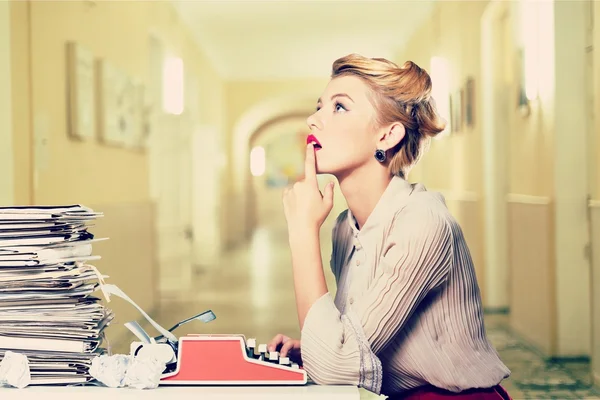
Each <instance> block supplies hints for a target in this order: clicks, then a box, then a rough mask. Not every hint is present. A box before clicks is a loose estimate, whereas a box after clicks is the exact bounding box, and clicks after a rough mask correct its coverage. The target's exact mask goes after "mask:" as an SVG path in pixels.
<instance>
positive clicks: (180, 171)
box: [150, 113, 194, 293]
mask: <svg viewBox="0 0 600 400" xmlns="http://www.w3.org/2000/svg"><path fill="white" fill-rule="evenodd" d="M157 128H158V129H157V132H156V133H155V134H154V135H153V140H151V143H150V166H151V169H150V176H151V180H150V183H151V193H152V197H153V199H154V200H155V204H156V229H157V247H156V254H157V259H158V265H159V268H158V269H159V279H158V282H159V287H158V289H159V290H160V291H161V293H177V292H179V293H181V292H184V291H185V290H186V289H188V288H189V286H190V282H191V278H192V243H193V236H194V234H193V229H192V210H191V200H192V191H191V187H192V179H191V169H192V160H191V152H190V148H191V137H192V135H191V131H192V129H191V124H190V123H189V120H188V119H187V118H186V116H185V115H170V114H164V113H162V114H161V115H159V116H158V117H157Z"/></svg>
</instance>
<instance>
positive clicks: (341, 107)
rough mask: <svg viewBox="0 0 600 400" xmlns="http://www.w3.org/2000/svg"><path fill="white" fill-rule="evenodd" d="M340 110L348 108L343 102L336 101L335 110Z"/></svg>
mask: <svg viewBox="0 0 600 400" xmlns="http://www.w3.org/2000/svg"><path fill="white" fill-rule="evenodd" d="M340 110H344V111H346V108H345V107H344V106H343V105H342V104H341V103H336V104H335V111H336V112H340Z"/></svg>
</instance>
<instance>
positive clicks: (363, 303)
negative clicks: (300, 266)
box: [301, 207, 453, 394]
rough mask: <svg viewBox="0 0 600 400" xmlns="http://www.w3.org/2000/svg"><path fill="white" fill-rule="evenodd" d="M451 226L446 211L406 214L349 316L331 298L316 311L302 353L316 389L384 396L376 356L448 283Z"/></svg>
mask: <svg viewBox="0 0 600 400" xmlns="http://www.w3.org/2000/svg"><path fill="white" fill-rule="evenodd" d="M421 209H422V211H420V210H421ZM451 226H452V225H451V222H450V220H449V218H448V217H447V216H446V214H445V213H444V212H442V211H439V210H435V209H433V210H432V209H429V208H425V207H423V208H421V207H419V208H418V209H417V210H414V209H412V210H407V209H406V208H405V209H404V210H403V211H401V212H399V213H398V215H397V216H396V218H395V223H394V225H393V226H392V228H391V230H390V233H389V235H388V237H387V240H386V248H385V250H384V252H383V253H382V254H383V255H382V257H381V259H380V260H379V263H378V265H377V268H376V271H375V272H376V274H375V278H374V280H373V282H372V284H371V285H370V287H369V288H368V290H367V291H366V292H365V293H364V295H363V296H361V297H360V298H356V299H355V300H354V302H353V304H351V305H348V307H347V308H346V310H347V311H346V313H345V315H341V314H340V312H339V311H338V309H337V308H336V307H335V304H334V302H333V299H332V297H331V295H330V294H329V293H327V294H325V295H324V296H322V297H321V298H320V299H318V300H317V301H316V302H315V303H314V304H313V305H312V307H311V308H310V310H309V312H308V314H307V316H306V319H305V321H304V326H303V329H302V335H301V349H302V361H303V363H304V368H305V370H306V371H307V373H308V374H309V376H310V377H311V378H312V379H313V380H314V381H315V382H316V383H319V384H353V385H357V386H361V387H364V388H366V389H368V390H370V391H372V392H375V393H377V394H379V393H380V391H381V381H382V369H381V362H380V360H379V358H378V357H377V354H378V353H379V352H380V351H381V350H382V349H383V348H385V346H386V345H387V344H388V343H389V342H390V341H391V340H392V339H393V338H394V337H395V336H396V335H397V333H398V332H399V331H400V330H401V329H402V328H403V326H404V325H405V323H406V322H407V320H408V319H409V317H410V316H411V314H412V313H413V312H414V310H415V309H416V308H417V306H418V305H419V303H420V302H421V301H422V300H423V298H424V297H425V296H426V295H427V293H429V292H430V291H432V290H434V289H435V288H436V287H438V286H439V285H440V284H441V283H443V282H444V280H445V278H446V276H447V273H448V271H449V269H450V265H451V259H452V253H453V242H452V240H453V239H452V228H451ZM370 268H374V266H370Z"/></svg>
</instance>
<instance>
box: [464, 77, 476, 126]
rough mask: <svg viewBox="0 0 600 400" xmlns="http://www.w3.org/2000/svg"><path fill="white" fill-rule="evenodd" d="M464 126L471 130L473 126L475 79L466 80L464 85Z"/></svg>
mask: <svg viewBox="0 0 600 400" xmlns="http://www.w3.org/2000/svg"><path fill="white" fill-rule="evenodd" d="M465 125H466V126H468V127H469V128H472V127H473V126H474V125H475V79H473V77H469V78H467V82H466V83H465Z"/></svg>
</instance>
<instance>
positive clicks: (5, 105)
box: [0, 2, 15, 206]
mask: <svg viewBox="0 0 600 400" xmlns="http://www.w3.org/2000/svg"><path fill="white" fill-rule="evenodd" d="M10 45H11V43H10V8H9V4H8V3H6V2H4V3H2V4H0V87H2V88H4V90H3V91H2V93H1V94H0V206H5V205H11V204H13V202H14V197H15V193H14V184H13V179H14V173H13V170H14V161H13V158H14V157H13V156H14V154H13V138H12V121H11V120H12V115H11V100H12V99H11V85H10V80H11V79H10V78H11V75H10V68H11V65H10V64H11V62H10Z"/></svg>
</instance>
